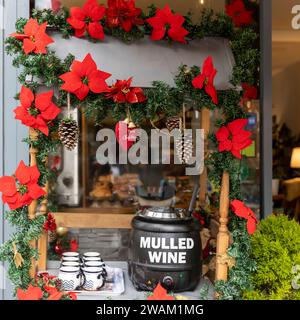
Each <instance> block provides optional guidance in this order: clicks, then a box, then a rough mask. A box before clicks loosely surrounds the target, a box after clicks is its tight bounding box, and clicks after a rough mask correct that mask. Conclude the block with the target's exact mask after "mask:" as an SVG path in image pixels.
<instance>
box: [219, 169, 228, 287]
mask: <svg viewBox="0 0 300 320" xmlns="http://www.w3.org/2000/svg"><path fill="white" fill-rule="evenodd" d="M229 184H230V180H229V174H228V172H226V171H225V172H224V173H223V177H222V185H221V193H220V227H219V233H218V236H217V259H216V281H220V280H223V281H227V275H228V265H227V263H226V259H225V260H224V257H225V256H226V255H227V249H228V247H229V239H230V238H229V231H228V228H227V223H228V212H229ZM224 261H225V262H224Z"/></svg>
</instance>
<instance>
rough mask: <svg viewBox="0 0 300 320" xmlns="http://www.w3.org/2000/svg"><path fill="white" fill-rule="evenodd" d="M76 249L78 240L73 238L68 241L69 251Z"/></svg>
mask: <svg viewBox="0 0 300 320" xmlns="http://www.w3.org/2000/svg"><path fill="white" fill-rule="evenodd" d="M77 250H78V242H77V241H76V240H75V239H73V240H71V241H70V251H72V252H77Z"/></svg>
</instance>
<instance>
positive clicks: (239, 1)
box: [226, 0, 253, 27]
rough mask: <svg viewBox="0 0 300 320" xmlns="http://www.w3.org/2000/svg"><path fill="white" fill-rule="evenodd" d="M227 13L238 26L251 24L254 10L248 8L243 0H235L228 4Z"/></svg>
mask: <svg viewBox="0 0 300 320" xmlns="http://www.w3.org/2000/svg"><path fill="white" fill-rule="evenodd" d="M226 14H227V15H228V16H229V17H231V18H232V20H233V22H234V25H235V26H236V27H241V26H243V25H249V24H251V23H252V21H253V17H252V15H253V12H252V11H249V10H247V9H246V7H245V4H244V2H243V0H233V1H232V2H231V3H230V4H228V5H226Z"/></svg>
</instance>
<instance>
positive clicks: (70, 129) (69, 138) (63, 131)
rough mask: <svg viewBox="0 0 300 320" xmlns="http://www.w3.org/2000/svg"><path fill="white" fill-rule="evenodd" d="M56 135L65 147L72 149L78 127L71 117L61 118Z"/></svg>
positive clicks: (76, 138) (74, 145)
mask: <svg viewBox="0 0 300 320" xmlns="http://www.w3.org/2000/svg"><path fill="white" fill-rule="evenodd" d="M58 135H59V139H60V141H61V143H62V144H63V145H64V146H65V148H66V149H68V150H69V151H72V150H74V149H75V147H76V145H77V143H78V137H79V128H78V124H77V122H76V121H75V120H73V119H63V120H61V121H60V123H59V127H58Z"/></svg>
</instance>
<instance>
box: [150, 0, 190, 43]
mask: <svg viewBox="0 0 300 320" xmlns="http://www.w3.org/2000/svg"><path fill="white" fill-rule="evenodd" d="M147 22H148V23H149V24H150V26H151V27H152V28H153V30H152V33H151V39H152V40H161V39H163V38H164V36H165V35H166V33H167V35H168V36H169V37H170V38H171V39H172V40H174V41H177V42H182V43H186V40H185V37H186V36H187V35H188V34H189V32H188V31H187V30H186V29H184V27H183V24H184V22H185V19H184V17H183V16H181V15H180V14H174V13H172V10H171V9H170V7H169V5H166V6H165V7H164V9H157V10H156V15H155V17H152V18H148V19H147Z"/></svg>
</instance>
